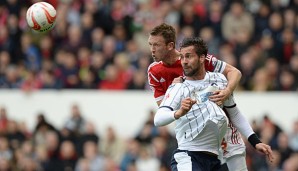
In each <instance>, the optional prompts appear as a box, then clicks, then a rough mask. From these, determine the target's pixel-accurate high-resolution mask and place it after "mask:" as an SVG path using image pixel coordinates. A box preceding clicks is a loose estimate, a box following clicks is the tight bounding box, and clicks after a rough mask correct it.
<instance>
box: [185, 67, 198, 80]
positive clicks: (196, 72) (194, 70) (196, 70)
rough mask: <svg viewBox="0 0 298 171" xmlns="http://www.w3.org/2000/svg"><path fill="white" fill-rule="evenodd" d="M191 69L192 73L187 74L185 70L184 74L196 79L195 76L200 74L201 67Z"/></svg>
mask: <svg viewBox="0 0 298 171" xmlns="http://www.w3.org/2000/svg"><path fill="white" fill-rule="evenodd" d="M190 69H191V71H190V72H187V73H186V72H185V71H184V70H183V73H184V75H185V76H187V77H194V76H197V75H198V73H199V71H200V67H199V66H197V67H195V68H192V67H191V68H190Z"/></svg>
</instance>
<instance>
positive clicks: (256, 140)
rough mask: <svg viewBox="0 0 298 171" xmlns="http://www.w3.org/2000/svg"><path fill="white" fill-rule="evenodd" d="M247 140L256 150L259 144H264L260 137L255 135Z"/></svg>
mask: <svg viewBox="0 0 298 171" xmlns="http://www.w3.org/2000/svg"><path fill="white" fill-rule="evenodd" d="M247 140H248V142H249V143H250V144H251V145H252V146H253V147H254V148H256V145H257V144H259V143H262V141H261V140H260V139H259V137H258V136H257V134H255V133H253V134H251V135H250V136H249V137H248V139H247Z"/></svg>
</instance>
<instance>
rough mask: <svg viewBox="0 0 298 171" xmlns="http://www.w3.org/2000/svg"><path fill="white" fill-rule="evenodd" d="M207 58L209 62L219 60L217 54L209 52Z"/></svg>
mask: <svg viewBox="0 0 298 171" xmlns="http://www.w3.org/2000/svg"><path fill="white" fill-rule="evenodd" d="M205 59H206V61H209V62H211V61H216V60H218V59H217V57H216V56H215V55H212V54H209V53H208V54H207V56H206V58H205Z"/></svg>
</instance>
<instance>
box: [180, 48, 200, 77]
mask: <svg viewBox="0 0 298 171" xmlns="http://www.w3.org/2000/svg"><path fill="white" fill-rule="evenodd" d="M180 57H181V65H182V67H183V71H184V75H185V76H188V77H192V76H196V75H197V73H198V72H199V70H200V68H201V66H200V61H199V59H200V57H199V56H198V55H197V54H196V53H195V50H194V47H193V46H188V47H185V48H182V49H181V50H180Z"/></svg>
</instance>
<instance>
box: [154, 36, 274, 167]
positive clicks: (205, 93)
mask: <svg viewBox="0 0 298 171" xmlns="http://www.w3.org/2000/svg"><path fill="white" fill-rule="evenodd" d="M184 43H185V42H184ZM188 43H189V44H187V43H186V44H184V45H182V46H185V47H184V48H183V49H188V46H189V47H192V48H193V49H191V50H192V51H194V52H193V53H191V51H188V53H185V55H184V54H183V53H182V59H184V60H183V61H181V62H182V66H183V69H184V73H185V75H186V76H187V74H186V73H187V70H190V71H191V72H193V73H191V74H192V75H193V74H195V71H196V70H195V69H193V68H192V66H191V64H190V63H191V62H189V61H192V60H193V58H194V57H193V56H195V55H197V58H199V59H201V58H200V57H201V56H204V55H205V54H204V53H202V52H200V50H201V51H202V48H203V47H205V44H204V43H203V41H202V40H201V39H197V40H196V39H194V40H190V41H189V42H188ZM192 43H194V44H192ZM196 44H197V47H196V48H194V46H193V45H196ZM200 48H201V49H200ZM206 48H207V47H206ZM194 49H195V50H194ZM203 49H204V48H203ZM182 51H183V50H181V52H182ZM186 52H187V50H186ZM198 54H200V55H201V56H200V55H198ZM185 59H187V60H185ZM200 62H201V61H200ZM197 69H198V67H197ZM206 75H209V77H208V78H207V79H206V78H204V79H203V78H201V80H200V81H199V82H200V86H198V85H196V88H191V87H193V85H191V84H190V83H189V81H186V82H185V84H189V86H186V88H187V89H188V90H187V91H189V93H188V94H187V93H185V92H183V91H182V92H183V93H182V95H183V96H182V95H181V94H180V96H179V94H174V95H173V94H172V93H170V92H169V90H168V91H167V94H166V96H165V97H166V98H165V99H164V101H168V102H169V103H170V107H169V106H167V105H165V104H166V103H165V102H163V103H162V104H161V106H160V109H159V111H158V112H157V114H159V113H160V112H161V111H163V112H161V113H167V112H165V110H167V108H166V109H162V108H165V107H169V108H170V109H171V108H172V107H171V105H175V104H176V105H177V104H179V100H178V101H175V100H174V101H171V100H170V101H169V99H170V98H178V99H179V98H183V97H184V96H187V95H189V96H190V97H192V98H193V97H196V100H197V102H199V104H201V103H203V104H205V102H208V101H209V99H208V97H209V96H210V95H211V94H212V92H213V91H214V90H212V91H211V90H209V89H208V88H207V87H208V85H209V86H210V85H213V87H214V85H217V86H216V87H217V88H221V89H223V88H225V86H226V84H227V80H226V79H225V77H223V75H220V74H214V73H213V74H211V73H207V74H206ZM206 75H205V76H206ZM187 78H188V79H189V77H187ZM215 78H216V79H215ZM202 80H203V81H202ZM204 81H205V82H204ZM197 82H198V81H197ZM191 83H192V84H195V83H193V81H191ZM180 84H181V83H180ZM180 84H178V85H180ZM173 87H174V88H175V87H176V85H172V86H171V87H170V88H169V89H171V92H172V91H173V90H172V89H174V88H173ZM184 88H185V87H184ZM206 88H207V89H206ZM194 89H195V90H194ZM179 91H180V93H181V90H179ZM167 99H168V100H167ZM208 103H210V102H208ZM182 104H183V102H182ZM199 104H198V105H199ZM224 105H225V106H226V107H227V109H228V110H230V112H233V115H234V116H232V117H231V118H232V120H233V118H234V122H236V123H237V120H238V119H239V115H240V112H239V111H238V109H237V108H235V105H236V104H235V103H234V101H233V98H232V97H231V98H229V99H228V100H226V101H225V103H224ZM181 106H182V107H183V105H181ZM194 106H196V105H194ZM194 106H193V108H194ZM176 107H177V106H176ZM178 107H179V106H178ZM193 108H192V109H191V110H193ZM199 109H201V108H200V107H199ZM207 109H208V107H207ZM231 110H232V111H231ZM178 111H179V110H178ZM195 111H196V110H195ZM196 112H197V111H196ZM173 113H174V114H176V113H175V112H172V114H173ZM170 116H171V114H170V113H169V114H168V115H156V118H157V119H156V120H157V121H156V123H157V125H160V122H159V121H160V120H161V121H166V123H168V122H171V121H172V120H171V119H173V118H170ZM186 116H188V114H186ZM195 116H196V115H195ZM210 116H211V115H210ZM210 116H209V118H212V117H210ZM167 117H168V118H167ZM187 118H188V117H187ZM202 118H206V117H204V114H203V115H202ZM240 118H241V117H240ZM188 119H189V118H188ZM195 121H196V123H197V128H198V129H195V130H194V132H193V131H190V132H193V133H190V135H188V134H189V131H184V138H185V139H186V138H187V137H188V136H190V137H196V136H198V135H199V134H200V133H201V132H204V131H201V128H202V129H203V128H204V126H203V127H202V126H200V124H198V122H197V120H195ZM177 122H178V121H177ZM192 122H193V123H194V121H193V120H192ZM161 123H163V122H161ZM203 124H204V123H203ZM240 124H241V123H240ZM178 125H181V124H178ZM178 125H177V127H178ZM189 125H190V126H194V125H191V124H189ZM184 128H187V127H184ZM177 130H179V131H178V132H177ZM191 130H193V129H191ZM203 130H205V133H203V134H206V130H208V127H207V128H204V129H203ZM209 131H211V132H212V130H209ZM251 131H252V130H251ZM251 131H250V130H244V132H243V131H242V133H243V134H245V136H247V137H248V136H249V137H248V140H249V141H250V142H251V143H252V144H253V145H254V147H256V149H257V150H259V151H261V152H264V153H265V154H268V155H269V157H270V158H269V159H272V156H271V149H270V147H269V146H267V145H266V144H263V143H260V142H258V141H259V140H258V139H257V137H255V136H254V135H255V134H251ZM179 132H180V133H179ZM181 132H182V133H183V129H182V131H181V129H176V137H177V140H178V142H179V137H182V133H181ZM207 132H208V131H207ZM179 134H181V135H180V136H178V135H179ZM232 135H233V134H232ZM182 138H183V137H182ZM229 138H232V142H233V141H234V142H235V144H237V143H239V140H238V139H235V137H229ZM201 140H202V139H201ZM190 141H191V140H190ZM205 141H206V140H205ZM180 142H181V140H180ZM182 142H183V141H182ZM196 143H198V142H196ZM199 144H200V143H199ZM201 144H202V143H201ZM201 144H200V145H201ZM203 144H204V143H203ZM230 147H233V145H231V146H230ZM235 147H241V146H239V145H238V146H237V145H235ZM180 148H185V147H184V146H183V145H180V146H179V149H180ZM198 149H200V148H198ZM198 149H197V150H198ZM203 149H204V148H203ZM180 150H181V149H180ZM201 150H202V149H201ZM243 151H244V154H245V149H243V148H239V149H235V148H234V149H233V150H232V151H229V149H226V151H225V152H230V154H229V153H228V154H226V156H228V158H229V159H230V158H232V159H233V158H234V159H237V157H238V156H237V155H235V154H237V153H238V154H243ZM229 155H230V156H229ZM231 156H233V157H231ZM243 159H244V160H243ZM243 159H242V160H240V161H242V164H241V165H242V166H243V167H236V165H237V164H238V161H239V160H233V161H235V162H233V163H234V166H232V167H229V168H230V170H231V168H232V170H247V169H246V163H245V156H244V157H243ZM243 161H244V163H243ZM174 163H175V162H174ZM230 163H231V162H230ZM205 169H206V168H204V170H205Z"/></svg>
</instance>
